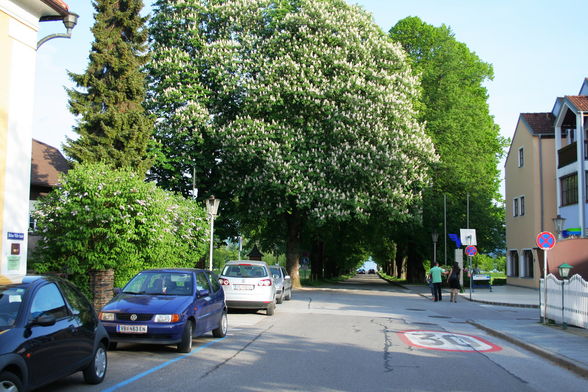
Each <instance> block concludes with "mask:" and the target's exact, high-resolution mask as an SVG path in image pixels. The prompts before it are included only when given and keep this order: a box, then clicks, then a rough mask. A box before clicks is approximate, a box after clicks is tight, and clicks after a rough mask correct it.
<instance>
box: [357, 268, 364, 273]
mask: <svg viewBox="0 0 588 392" xmlns="http://www.w3.org/2000/svg"><path fill="white" fill-rule="evenodd" d="M357 273H358V274H365V269H363V268H360V269H358V270H357Z"/></svg>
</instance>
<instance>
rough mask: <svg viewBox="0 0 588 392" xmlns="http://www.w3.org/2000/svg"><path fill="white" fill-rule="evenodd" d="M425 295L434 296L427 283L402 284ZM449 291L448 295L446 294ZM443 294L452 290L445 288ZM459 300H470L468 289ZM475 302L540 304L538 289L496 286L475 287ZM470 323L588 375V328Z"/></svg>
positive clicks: (528, 322)
mask: <svg viewBox="0 0 588 392" xmlns="http://www.w3.org/2000/svg"><path fill="white" fill-rule="evenodd" d="M402 286H403V287H405V288H406V289H408V290H411V291H413V292H415V293H417V294H419V295H421V296H423V297H425V298H428V299H431V291H430V289H429V287H428V286H425V285H402ZM446 293H447V294H446ZM444 295H447V296H449V291H448V290H447V289H444ZM460 299H462V300H464V299H465V300H470V292H469V288H468V289H466V290H465V292H464V293H462V294H460ZM472 301H473V302H480V303H484V304H491V305H496V306H515V307H529V308H538V307H539V290H538V289H529V288H522V287H515V286H508V285H507V286H495V287H492V291H490V290H488V289H475V290H474V291H473V292H472ZM468 323H469V324H471V325H474V326H475V327H477V328H479V329H481V330H483V331H485V332H487V333H489V334H490V335H494V336H497V337H499V338H501V339H504V340H506V341H508V342H510V343H512V344H515V345H517V346H519V347H522V348H524V349H526V350H529V351H531V352H533V353H535V354H537V355H539V356H541V357H543V358H545V359H547V360H549V361H551V362H553V363H555V364H556V365H558V366H561V367H564V368H566V369H568V370H570V371H572V372H573V373H575V374H577V375H579V376H582V377H585V378H588V330H586V329H583V328H576V327H568V328H567V329H562V328H561V326H560V325H544V324H542V323H540V321H539V319H538V320H536V321H532V320H476V321H472V320H469V321H468Z"/></svg>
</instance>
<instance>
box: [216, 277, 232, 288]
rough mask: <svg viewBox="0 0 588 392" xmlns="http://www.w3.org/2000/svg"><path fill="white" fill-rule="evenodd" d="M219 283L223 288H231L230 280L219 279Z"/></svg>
mask: <svg viewBox="0 0 588 392" xmlns="http://www.w3.org/2000/svg"><path fill="white" fill-rule="evenodd" d="M218 282H219V283H220V284H221V285H222V286H229V285H230V284H231V283H230V282H229V280H228V279H225V278H219V279H218Z"/></svg>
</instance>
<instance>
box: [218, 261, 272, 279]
mask: <svg viewBox="0 0 588 392" xmlns="http://www.w3.org/2000/svg"><path fill="white" fill-rule="evenodd" d="M222 275H224V276H228V277H230V278H263V277H266V276H268V273H267V269H266V268H265V267H264V266H263V265H253V264H231V265H226V266H225V268H224V270H223V273H222Z"/></svg>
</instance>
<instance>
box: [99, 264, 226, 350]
mask: <svg viewBox="0 0 588 392" xmlns="http://www.w3.org/2000/svg"><path fill="white" fill-rule="evenodd" d="M100 320H102V322H103V323H104V327H105V328H106V330H107V331H108V333H109V334H110V337H111V339H112V341H113V344H112V345H111V348H115V347H116V344H117V343H147V344H164V345H177V351H178V352H181V353H189V352H190V351H191V350H192V338H193V337H195V336H200V335H204V334H205V333H207V332H210V331H212V334H213V336H215V337H224V336H225V335H226V333H227V328H228V322H227V308H226V305H225V295H224V292H223V290H222V288H221V287H220V284H219V282H218V276H216V275H215V274H214V273H212V272H210V271H206V270H198V269H188V268H185V269H184V268H180V269H154V270H145V271H142V272H139V273H138V274H137V275H135V277H134V278H133V279H131V280H130V281H129V283H127V285H126V286H125V287H124V288H123V289H122V290H120V289H118V290H117V295H116V296H115V297H114V298H113V299H112V300H111V301H110V302H109V303H108V304H106V305H105V306H104V307H103V308H102V311H101V312H100Z"/></svg>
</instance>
